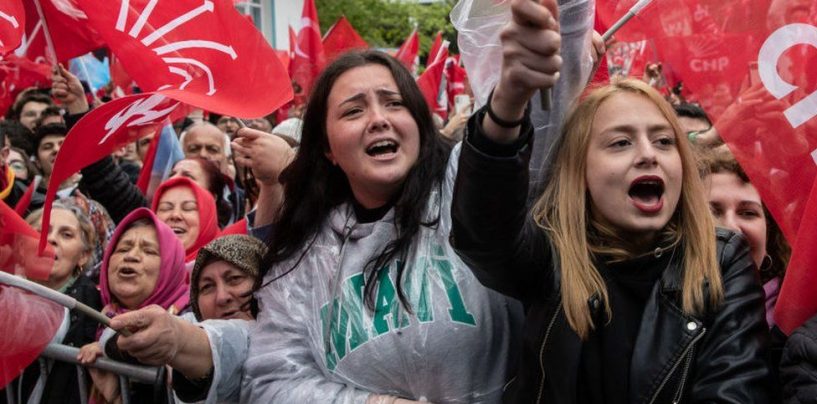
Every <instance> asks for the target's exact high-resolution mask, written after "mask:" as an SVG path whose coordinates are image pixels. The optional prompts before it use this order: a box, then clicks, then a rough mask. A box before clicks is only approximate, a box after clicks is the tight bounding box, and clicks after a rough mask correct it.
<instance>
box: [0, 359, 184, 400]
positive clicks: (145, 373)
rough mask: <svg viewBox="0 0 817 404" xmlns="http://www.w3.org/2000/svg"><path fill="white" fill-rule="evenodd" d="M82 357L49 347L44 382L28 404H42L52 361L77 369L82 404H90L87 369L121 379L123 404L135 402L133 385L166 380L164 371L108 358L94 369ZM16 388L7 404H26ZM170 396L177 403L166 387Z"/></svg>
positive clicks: (42, 371) (10, 387) (9, 389)
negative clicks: (106, 372)
mask: <svg viewBox="0 0 817 404" xmlns="http://www.w3.org/2000/svg"><path fill="white" fill-rule="evenodd" d="M78 354H79V348H76V347H72V346H68V345H62V344H50V345H48V346H47V347H46V348H45V350H44V351H43V353H42V354H40V358H39V359H38V361H39V362H40V378H39V380H38V381H37V384H36V385H35V386H34V389H33V390H32V391H31V394H30V395H29V398H28V401H27V403H28V404H39V402H40V400H41V398H42V396H43V393H44V390H45V386H46V381H47V380H48V375H49V372H50V370H51V366H49V365H48V362H49V361H60V362H66V363H72V364H74V365H75V366H76V367H77V379H78V380H77V387H78V388H79V394H80V400H81V401H82V404H87V403H88V390H89V388H88V387H89V386H86V383H85V379H86V377H85V374H86V369H85V368H86V367H91V368H96V369H100V370H104V371H108V372H112V373H115V374H116V375H117V376H119V389H120V390H119V391H120V394H121V397H122V404H130V401H131V400H130V388H129V387H130V382H131V381H134V382H139V383H143V384H155V383H156V382H157V381H159V378H160V377H162V373H163V372H162V368H155V367H148V366H138V365H131V364H127V363H123V362H117V361H114V360H111V359H108V358H104V357H101V358H97V360H96V362H94V363H92V364H90V365H82V364H80V363H79V361H78V360H77V355H78ZM15 384H16V383H14V382H12V383H9V385H8V386H6V402H7V403H8V404H22V403H20V402H19V397H17V395H18V394H16V392H15V388H16V386H15ZM166 393H167V397H168V399H167V402H168V403H174V399H173V393H172V391H171V390H170V387H169V386H167V387H166Z"/></svg>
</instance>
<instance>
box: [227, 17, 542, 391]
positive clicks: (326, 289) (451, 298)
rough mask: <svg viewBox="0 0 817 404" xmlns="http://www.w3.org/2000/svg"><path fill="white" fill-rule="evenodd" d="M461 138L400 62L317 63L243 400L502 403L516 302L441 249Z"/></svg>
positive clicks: (371, 56) (366, 56) (359, 56)
mask: <svg viewBox="0 0 817 404" xmlns="http://www.w3.org/2000/svg"><path fill="white" fill-rule="evenodd" d="M531 4H533V3H531ZM530 45H531V46H533V47H534V48H535V49H539V48H540V47H541V45H537V44H530ZM548 48H550V47H548ZM549 52H550V53H547V52H543V53H545V55H543V59H545V60H549V61H550V62H553V59H552V57H553V56H554V55H553V52H555V50H550V51H549ZM240 135H241V131H239V136H240ZM458 150H459V149H458V148H455V149H454V150H453V151H452V150H451V148H450V147H449V146H447V143H446V142H445V141H444V140H443V139H442V138H441V137H440V136H439V135H438V134H437V132H436V130H435V128H434V124H433V121H432V118H431V114H430V112H429V108H428V105H427V104H426V103H425V101H424V99H423V96H422V94H421V93H420V90H419V89H418V87H417V85H416V84H415V81H414V78H413V77H412V76H411V74H410V73H409V72H408V70H406V68H405V67H403V65H402V64H401V63H400V62H399V61H397V60H395V59H394V58H392V57H390V56H388V55H386V54H384V53H381V52H376V51H366V52H357V53H350V54H346V55H344V56H342V57H340V58H339V59H337V60H336V61H335V62H334V63H332V64H331V65H330V66H328V67H327V68H326V70H325V71H324V72H323V74H322V75H321V76H320V78H319V79H318V80H317V82H316V84H315V87H314V90H313V92H312V94H311V96H310V101H309V102H308V103H307V109H306V112H305V115H304V127H303V132H302V138H301V145H300V149H299V150H298V153H297V155H296V156H295V159H294V161H293V162H292V163H291V164H290V165H289V166H288V167H287V168H286V169H285V170H284V171H283V173H282V174H281V176H280V181H281V183H282V184H283V186H284V198H283V205H282V207H281V209H280V211H279V212H276V214H277V216H276V217H277V219H276V220H275V222H274V224H273V228H274V230H273V231H272V233H271V237H270V240H269V243H268V245H269V249H270V251H269V253H268V254H267V256H266V259H265V261H266V265H264V266H263V268H264V269H265V271H264V272H263V275H264V277H263V282H262V283H263V285H262V287H261V289H260V290H259V291H258V292H257V293H256V297H257V298H258V300H259V307H260V312H259V314H258V317H257V322H258V325H257V327H254V328H253V329H252V331H251V335H250V351H249V356H248V359H247V361H246V362H245V365H244V372H245V373H244V377H243V385H242V391H241V397H242V402H299V403H300V402H322V401H331V400H335V401H338V402H340V401H343V402H369V403H378V402H384V403H394V402H407V401H409V400H419V401H425V400H428V401H431V402H499V400H500V397H501V394H502V386H503V385H504V384H505V383H506V382H507V377H506V375H507V373H506V370H507V367H508V365H509V362H510V361H511V359H512V356H513V348H512V347H513V346H515V342H516V341H515V336H516V335H517V334H518V332H519V331H520V329H519V327H518V326H519V324H520V322H521V317H520V314H521V307H520V306H518V304H517V303H516V302H515V301H513V300H512V299H508V298H505V297H503V296H501V295H499V294H498V293H495V292H493V291H490V290H488V289H486V288H484V287H483V286H481V285H479V284H478V282H477V280H476V278H475V277H474V276H473V275H472V274H471V271H469V269H468V268H467V267H466V266H465V264H464V263H463V262H462V261H461V260H460V259H459V258H458V257H457V256H456V255H455V254H454V252H453V250H452V249H451V246H450V245H449V242H448V233H449V230H450V226H451V222H450V215H449V212H450V200H451V194H452V191H453V182H452V179H453V178H454V175H455V172H456V169H457V164H456V162H457V157H456V155H457V153H458Z"/></svg>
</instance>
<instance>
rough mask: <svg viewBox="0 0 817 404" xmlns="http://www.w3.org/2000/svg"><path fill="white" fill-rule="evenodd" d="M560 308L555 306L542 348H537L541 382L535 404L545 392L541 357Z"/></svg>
mask: <svg viewBox="0 0 817 404" xmlns="http://www.w3.org/2000/svg"><path fill="white" fill-rule="evenodd" d="M561 307H562V306H561V304H559V305H558V306H556V311H555V312H554V313H553V317H552V318H551V319H550V323H549V324H548V328H547V330H546V331H545V338H544V339H543V340H542V346H541V347H540V348H539V370H540V371H542V379H541V380H542V381H541V383H539V394H538V395H537V396H536V404H539V402H540V401H541V400H542V393H543V392H544V390H545V362H544V360H543V359H542V356H543V355H544V353H545V345H546V344H547V342H548V337H550V331H551V330H552V329H553V324H555V323H556V317H558V316H559V308H561Z"/></svg>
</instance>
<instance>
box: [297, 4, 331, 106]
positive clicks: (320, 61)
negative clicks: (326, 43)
mask: <svg viewBox="0 0 817 404" xmlns="http://www.w3.org/2000/svg"><path fill="white" fill-rule="evenodd" d="M325 65H326V56H325V54H324V51H323V42H321V26H320V24H319V23H318V10H317V9H316V8H315V0H305V1H304V8H303V12H302V14H301V30H300V31H298V38H297V42H296V43H295V54H294V55H293V56H292V68H291V69H290V71H291V73H292V79H293V80H295V82H296V83H298V85H300V86H301V88H302V89H303V92H304V94H309V92H310V91H311V90H312V83H313V82H314V81H315V80H316V79H317V78H318V76H319V75H320V74H321V71H323V68H324V66H325Z"/></svg>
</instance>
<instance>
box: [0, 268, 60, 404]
mask: <svg viewBox="0 0 817 404" xmlns="http://www.w3.org/2000/svg"><path fill="white" fill-rule="evenodd" d="M64 315H65V309H64V308H63V307H62V306H60V305H58V304H56V303H54V302H51V301H49V300H46V299H44V298H42V297H39V296H36V295H32V294H30V293H28V292H25V291H23V290H20V289H17V288H15V287H11V286H5V285H2V284H0V329H2V330H3V332H2V333H0V389H2V388H4V387H6V385H8V384H9V382H11V381H12V380H14V378H16V377H17V376H19V375H20V373H22V372H23V370H25V368H26V367H28V365H30V364H31V363H32V362H34V360H35V359H37V357H38V356H40V353H42V351H43V350H44V349H45V347H46V346H48V343H49V342H51V340H52V339H54V335H55V334H56V333H57V330H59V328H60V325H61V324H62V321H63V317H64Z"/></svg>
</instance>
